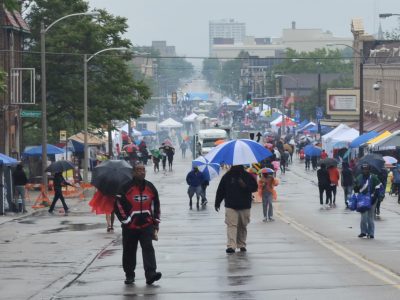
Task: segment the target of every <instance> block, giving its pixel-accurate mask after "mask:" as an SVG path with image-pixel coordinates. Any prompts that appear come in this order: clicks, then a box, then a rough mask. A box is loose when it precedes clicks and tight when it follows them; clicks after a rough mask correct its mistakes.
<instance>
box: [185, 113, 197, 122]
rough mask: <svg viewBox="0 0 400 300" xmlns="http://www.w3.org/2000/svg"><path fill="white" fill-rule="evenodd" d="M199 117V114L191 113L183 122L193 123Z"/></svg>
mask: <svg viewBox="0 0 400 300" xmlns="http://www.w3.org/2000/svg"><path fill="white" fill-rule="evenodd" d="M197 117H198V115H197V114H195V113H191V114H190V115H188V116H186V117H184V118H183V122H185V123H192V122H194V121H196V119H197Z"/></svg>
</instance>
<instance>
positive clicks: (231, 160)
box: [205, 139, 272, 165]
mask: <svg viewBox="0 0 400 300" xmlns="http://www.w3.org/2000/svg"><path fill="white" fill-rule="evenodd" d="M271 155H272V153H271V151H269V150H268V149H266V148H265V147H263V146H262V145H260V144H259V143H257V142H255V141H252V140H247V139H240V140H232V141H229V142H226V143H223V144H221V145H219V146H217V147H215V148H214V149H212V150H211V151H210V152H209V153H207V154H206V155H205V158H206V159H207V160H208V161H210V162H212V163H218V164H220V163H225V164H227V165H250V164H253V163H257V162H260V161H262V160H263V159H265V158H267V157H269V156H271Z"/></svg>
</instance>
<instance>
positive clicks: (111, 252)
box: [97, 249, 116, 259]
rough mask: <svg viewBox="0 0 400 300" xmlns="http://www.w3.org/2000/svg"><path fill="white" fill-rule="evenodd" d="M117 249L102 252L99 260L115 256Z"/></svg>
mask: <svg viewBox="0 0 400 300" xmlns="http://www.w3.org/2000/svg"><path fill="white" fill-rule="evenodd" d="M115 251H116V250H115V249H109V250H104V251H103V252H101V253H100V254H99V256H98V257H97V259H104V258H106V257H107V256H111V255H113V254H114V253H115Z"/></svg>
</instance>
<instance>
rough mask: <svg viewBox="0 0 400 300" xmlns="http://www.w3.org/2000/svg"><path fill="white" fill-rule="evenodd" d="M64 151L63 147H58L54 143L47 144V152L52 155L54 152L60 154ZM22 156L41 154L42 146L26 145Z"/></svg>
mask: <svg viewBox="0 0 400 300" xmlns="http://www.w3.org/2000/svg"><path fill="white" fill-rule="evenodd" d="M62 153H65V151H64V149H61V148H58V147H56V146H54V145H50V144H47V154H48V155H54V154H62ZM22 155H24V156H40V155H42V146H40V145H39V146H31V147H26V148H25V150H24V152H23V153H22Z"/></svg>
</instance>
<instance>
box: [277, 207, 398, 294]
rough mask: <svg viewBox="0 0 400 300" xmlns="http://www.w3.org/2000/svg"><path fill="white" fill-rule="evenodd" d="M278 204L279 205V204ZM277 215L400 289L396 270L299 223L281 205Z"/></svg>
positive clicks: (351, 261)
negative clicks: (282, 209) (281, 208)
mask: <svg viewBox="0 0 400 300" xmlns="http://www.w3.org/2000/svg"><path fill="white" fill-rule="evenodd" d="M277 206H278V205H277ZM276 212H277V216H278V217H279V218H280V219H281V220H282V221H284V222H286V223H287V224H289V225H290V226H292V227H293V228H294V229H296V230H297V231H299V232H301V233H302V234H304V235H306V236H308V237H309V238H311V239H312V240H313V241H315V242H317V243H318V244H320V245H322V246H324V247H325V248H327V249H328V250H330V251H332V252H334V253H335V254H336V255H338V256H340V257H342V258H344V259H345V260H347V261H348V262H350V263H351V264H353V265H355V266H357V267H358V268H360V269H362V270H364V271H366V272H368V273H369V274H370V275H372V276H374V277H376V278H378V279H380V280H382V281H383V282H385V283H387V284H389V285H392V286H393V287H395V288H397V289H400V276H399V275H398V274H396V273H395V272H393V271H391V270H389V269H387V268H385V267H383V266H381V265H379V264H377V263H375V262H373V261H370V260H368V259H366V258H365V257H363V256H362V255H360V254H358V253H356V252H354V251H352V250H350V249H348V248H346V247H344V246H342V245H340V244H339V243H336V242H335V241H333V240H331V239H328V238H326V237H324V236H322V235H320V234H318V233H317V232H315V231H313V230H312V229H310V228H308V227H307V226H305V225H303V224H300V223H298V222H297V221H295V220H294V219H292V218H290V217H288V216H287V215H285V214H284V213H283V212H282V211H281V210H280V209H279V207H277V210H276Z"/></svg>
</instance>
